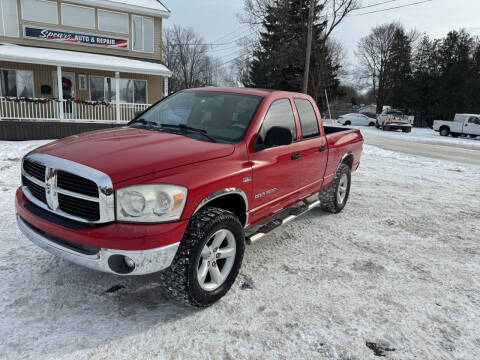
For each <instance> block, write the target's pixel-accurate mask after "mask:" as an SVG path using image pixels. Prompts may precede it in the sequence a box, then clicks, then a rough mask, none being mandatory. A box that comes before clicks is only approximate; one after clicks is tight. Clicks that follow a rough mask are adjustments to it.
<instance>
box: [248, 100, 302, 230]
mask: <svg viewBox="0 0 480 360" xmlns="http://www.w3.org/2000/svg"><path fill="white" fill-rule="evenodd" d="M274 126H280V127H284V128H287V129H289V130H290V131H291V133H292V138H293V141H294V142H293V143H292V144H290V145H284V146H275V147H271V148H267V149H263V150H260V151H255V152H253V153H250V154H249V157H250V160H251V161H252V163H253V166H252V170H253V171H252V174H253V176H252V188H253V195H252V199H251V202H250V203H251V205H250V208H251V209H252V211H251V217H252V218H251V220H252V221H257V220H260V219H264V218H265V217H268V216H271V215H273V214H275V213H277V212H278V211H280V210H282V209H283V208H284V207H285V206H287V205H289V204H290V203H291V201H292V199H293V200H294V198H295V193H296V192H297V189H298V185H299V180H298V177H299V176H301V175H299V174H301V173H299V172H298V170H299V169H297V167H298V166H300V161H299V160H300V158H299V157H297V156H298V154H299V153H300V152H301V149H300V144H299V143H296V142H295V140H296V139H297V127H296V122H295V116H294V114H293V108H292V104H291V102H290V99H288V98H284V99H278V100H275V101H274V102H273V103H272V105H271V106H270V108H269V110H268V112H267V114H266V115H265V118H264V120H263V124H262V126H261V128H260V131H259V133H258V136H257V140H258V138H260V141H262V140H263V139H265V135H266V133H267V131H268V130H269V129H270V128H271V127H274Z"/></svg>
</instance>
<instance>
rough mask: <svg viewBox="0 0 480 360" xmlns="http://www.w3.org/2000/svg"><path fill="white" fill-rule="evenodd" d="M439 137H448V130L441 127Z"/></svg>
mask: <svg viewBox="0 0 480 360" xmlns="http://www.w3.org/2000/svg"><path fill="white" fill-rule="evenodd" d="M440 135H441V136H448V135H450V129H449V128H448V127H443V128H441V129H440Z"/></svg>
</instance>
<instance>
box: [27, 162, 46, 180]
mask: <svg viewBox="0 0 480 360" xmlns="http://www.w3.org/2000/svg"><path fill="white" fill-rule="evenodd" d="M23 168H24V170H25V172H26V173H27V174H29V175H31V176H33V177H34V178H36V179H38V180H40V181H45V165H41V164H38V163H34V162H32V161H28V160H27V161H25V162H24V163H23Z"/></svg>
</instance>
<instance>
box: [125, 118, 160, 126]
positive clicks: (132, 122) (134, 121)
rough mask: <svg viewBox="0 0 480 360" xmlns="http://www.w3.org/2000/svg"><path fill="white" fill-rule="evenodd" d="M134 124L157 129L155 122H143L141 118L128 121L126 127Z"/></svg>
mask: <svg viewBox="0 0 480 360" xmlns="http://www.w3.org/2000/svg"><path fill="white" fill-rule="evenodd" d="M134 124H140V125H147V126H149V127H150V126H154V127H158V124H157V123H156V122H155V121H150V120H145V119H143V118H140V119H135V120H132V121H130V122H129V123H128V126H130V125H134Z"/></svg>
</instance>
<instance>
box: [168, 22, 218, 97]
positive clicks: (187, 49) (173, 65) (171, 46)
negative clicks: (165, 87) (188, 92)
mask: <svg viewBox="0 0 480 360" xmlns="http://www.w3.org/2000/svg"><path fill="white" fill-rule="evenodd" d="M162 52H163V62H164V63H165V65H166V66H167V67H168V68H169V69H170V70H172V72H173V76H172V79H171V83H170V88H171V90H172V91H178V90H181V89H185V88H192V87H198V86H207V85H214V84H215V81H214V79H216V76H215V74H214V71H215V68H216V67H215V66H214V64H213V59H212V58H210V57H209V56H208V47H207V46H206V45H204V40H203V38H202V37H201V36H200V35H198V34H197V33H195V31H194V30H193V29H192V28H184V27H181V26H178V25H175V26H174V27H173V28H171V29H165V30H164V32H163V44H162Z"/></svg>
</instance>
